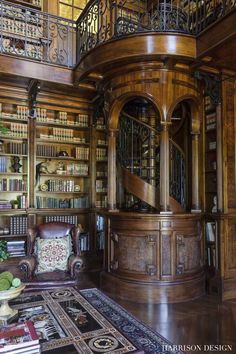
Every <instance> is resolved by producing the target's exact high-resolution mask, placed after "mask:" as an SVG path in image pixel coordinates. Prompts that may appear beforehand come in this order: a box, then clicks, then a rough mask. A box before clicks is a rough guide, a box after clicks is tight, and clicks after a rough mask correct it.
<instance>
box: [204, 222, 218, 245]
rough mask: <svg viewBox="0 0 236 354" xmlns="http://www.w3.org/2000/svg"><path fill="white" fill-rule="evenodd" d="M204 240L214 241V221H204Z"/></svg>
mask: <svg viewBox="0 0 236 354" xmlns="http://www.w3.org/2000/svg"><path fill="white" fill-rule="evenodd" d="M206 241H208V242H215V241H216V223H215V222H207V223H206Z"/></svg>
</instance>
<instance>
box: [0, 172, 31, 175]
mask: <svg viewBox="0 0 236 354" xmlns="http://www.w3.org/2000/svg"><path fill="white" fill-rule="evenodd" d="M0 176H27V173H20V172H19V173H18V172H0Z"/></svg>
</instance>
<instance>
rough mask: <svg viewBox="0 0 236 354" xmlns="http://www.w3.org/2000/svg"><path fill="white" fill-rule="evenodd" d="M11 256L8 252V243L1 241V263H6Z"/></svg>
mask: <svg viewBox="0 0 236 354" xmlns="http://www.w3.org/2000/svg"><path fill="white" fill-rule="evenodd" d="M9 256H10V255H9V253H8V252H7V241H4V240H0V262H3V261H5V260H6V259H7V258H9Z"/></svg>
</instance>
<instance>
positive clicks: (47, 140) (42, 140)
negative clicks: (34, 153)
mask: <svg viewBox="0 0 236 354" xmlns="http://www.w3.org/2000/svg"><path fill="white" fill-rule="evenodd" d="M37 143H53V144H57V145H61V144H64V145H79V146H89V145H90V144H89V143H80V142H78V141H76V142H74V141H64V140H53V139H41V138H37Z"/></svg>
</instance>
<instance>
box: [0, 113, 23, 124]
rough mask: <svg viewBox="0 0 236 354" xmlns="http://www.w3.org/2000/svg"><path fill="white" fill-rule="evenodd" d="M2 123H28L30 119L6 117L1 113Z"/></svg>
mask: <svg viewBox="0 0 236 354" xmlns="http://www.w3.org/2000/svg"><path fill="white" fill-rule="evenodd" d="M0 118H1V123H11V122H20V123H21V124H28V119H19V118H17V117H5V116H2V115H0Z"/></svg>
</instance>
